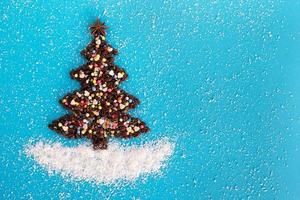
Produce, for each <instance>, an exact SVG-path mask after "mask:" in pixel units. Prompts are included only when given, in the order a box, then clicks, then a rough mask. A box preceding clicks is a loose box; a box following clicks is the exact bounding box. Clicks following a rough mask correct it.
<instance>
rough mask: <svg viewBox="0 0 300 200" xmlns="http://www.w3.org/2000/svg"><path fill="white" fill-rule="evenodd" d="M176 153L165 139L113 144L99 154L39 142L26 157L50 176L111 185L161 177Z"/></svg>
mask: <svg viewBox="0 0 300 200" xmlns="http://www.w3.org/2000/svg"><path fill="white" fill-rule="evenodd" d="M173 150H174V144H172V143H171V142H169V141H168V140H167V139H163V140H159V141H156V142H149V143H146V144H144V145H141V146H135V145H134V146H122V145H121V144H119V143H116V142H114V143H110V144H109V145H108V149H107V150H97V151H95V150H93V149H92V147H91V146H88V145H86V144H82V145H79V146H77V147H66V146H63V145H62V144H60V143H50V144H48V143H45V142H38V143H36V144H34V145H32V144H30V145H27V146H26V148H25V153H26V155H27V156H29V157H33V158H34V160H35V161H36V162H37V163H39V164H40V165H42V166H43V167H44V168H46V169H47V171H48V172H49V173H53V172H58V173H60V174H61V175H62V176H67V177H71V178H72V179H76V180H85V181H93V182H96V183H104V184H109V183H113V182H115V181H118V180H126V181H133V180H135V179H136V178H138V177H140V176H144V175H148V174H152V173H159V172H160V169H161V168H162V167H163V166H165V164H166V162H165V161H167V159H168V158H169V157H170V156H171V155H172V153H173Z"/></svg>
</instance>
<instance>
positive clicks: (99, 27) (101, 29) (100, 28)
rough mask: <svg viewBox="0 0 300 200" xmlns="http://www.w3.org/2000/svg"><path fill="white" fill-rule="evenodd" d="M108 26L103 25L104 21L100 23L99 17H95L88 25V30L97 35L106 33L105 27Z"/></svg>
mask: <svg viewBox="0 0 300 200" xmlns="http://www.w3.org/2000/svg"><path fill="white" fill-rule="evenodd" d="M107 28H108V26H105V23H101V22H100V19H99V17H97V19H96V23H95V24H93V25H91V26H90V30H91V33H92V35H94V36H95V35H98V34H99V33H100V34H101V35H103V36H105V35H106V32H105V29H107Z"/></svg>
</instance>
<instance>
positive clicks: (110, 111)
mask: <svg viewBox="0 0 300 200" xmlns="http://www.w3.org/2000/svg"><path fill="white" fill-rule="evenodd" d="M106 28H108V27H107V26H105V24H104V23H101V22H100V20H99V18H97V20H96V23H95V24H94V25H92V26H90V30H91V34H92V36H93V40H92V42H91V43H90V44H89V45H88V46H87V47H86V48H85V49H84V50H83V51H81V54H82V55H83V56H84V57H85V58H86V59H87V60H88V62H87V63H86V64H84V65H82V66H80V67H79V68H77V69H74V70H72V71H71V72H70V75H71V78H72V79H75V80H77V81H79V82H80V86H81V88H80V90H77V91H74V92H72V93H68V94H67V95H65V96H64V97H63V98H62V99H61V100H60V104H61V105H62V106H63V107H64V108H66V109H67V110H68V111H70V114H66V115H64V116H62V117H60V118H59V119H57V120H54V121H53V122H52V123H51V124H49V128H50V129H51V130H54V131H56V132H57V133H59V134H61V135H63V136H65V137H67V138H81V137H87V138H89V139H91V140H92V143H93V147H94V149H106V148H107V143H108V139H109V138H110V137H119V138H131V137H137V136H138V135H140V134H141V133H145V132H148V131H149V128H148V127H147V126H146V124H145V123H144V122H142V121H141V120H140V119H137V118H134V117H131V116H130V115H129V114H128V111H129V109H133V108H135V107H136V106H137V105H138V104H139V100H138V99H137V98H135V97H134V96H132V95H130V94H128V93H126V92H125V91H124V90H122V89H120V88H119V87H118V86H119V84H120V83H121V82H122V81H125V80H126V79H127V74H126V72H125V71H124V69H122V68H120V67H118V66H117V65H116V64H115V63H114V56H115V55H117V54H118V51H117V49H114V48H113V47H112V46H111V45H109V44H108V43H107V42H106V38H105V36H106V32H105V29H106Z"/></svg>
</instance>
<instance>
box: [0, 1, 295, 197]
mask: <svg viewBox="0 0 300 200" xmlns="http://www.w3.org/2000/svg"><path fill="white" fill-rule="evenodd" d="M63 2H64V1H60V0H53V1H33V0H32V1H31V0H26V1H23V0H15V1H8V0H2V1H1V2H0V19H1V22H0V132H1V134H0V144H1V146H0V161H1V163H0V194H1V199H30V198H32V199H50V198H54V199H57V198H60V199H103V198H109V199H120V198H121V199H122V198H123V199H299V198H300V190H299V188H300V173H299V171H300V161H299V160H300V159H299V157H300V156H299V153H300V152H299V147H300V145H299V142H300V135H299V131H300V123H299V120H300V107H299V106H300V94H299V91H300V81H299V80H300V79H299V74H300V67H299V65H300V53H299V52H300V23H299V19H300V12H299V10H300V2H299V1H296V0H295V1H293V0H291V1H290V0H281V1H276V0H265V1H256V0H255V1H254V0H253V1H252V0H249V1H242V0H241V1H218V0H214V1H197V0H186V1H174V0H172V1H171V0H165V1H159V0H155V1H142V0H139V1H131V0H127V1H108V2H101V3H100V2H99V1H79V0H78V1H68V3H63ZM98 15H99V16H100V17H101V18H102V20H104V21H105V22H106V23H107V25H109V26H110V29H109V30H108V40H109V42H110V43H111V44H113V46H114V47H116V48H118V49H119V52H120V54H119V56H117V58H116V62H117V63H118V64H119V65H120V66H122V67H124V68H125V69H126V71H127V72H128V74H129V80H128V81H126V82H125V83H124V84H122V87H123V88H125V89H126V90H127V91H128V92H130V93H131V94H134V95H136V96H137V97H139V98H140V100H141V102H142V103H141V105H140V106H139V107H138V108H137V109H135V110H134V111H133V112H132V113H133V114H134V115H135V116H139V117H140V118H141V119H143V120H145V121H146V122H147V123H148V124H149V126H150V127H151V130H152V131H151V132H150V134H148V135H144V136H142V137H140V138H138V139H136V140H135V141H123V142H126V143H127V142H130V143H140V142H144V141H150V140H153V139H157V138H161V137H163V136H166V137H169V138H173V139H176V140H177V147H176V152H175V155H174V156H173V158H172V159H171V161H170V163H169V166H168V167H167V168H166V169H164V170H163V173H164V175H163V176H162V177H157V176H155V177H148V178H147V179H146V180H138V181H137V182H136V183H135V184H133V185H127V186H124V187H122V188H117V187H114V186H95V185H93V184H90V183H84V182H77V183H75V182H67V181H65V180H63V179H62V178H61V177H60V176H59V175H54V176H48V175H47V173H46V171H45V170H43V169H42V168H41V167H39V166H36V165H35V163H34V161H33V160H30V159H27V158H26V157H25V155H24V153H23V145H25V144H26V143H28V141H29V140H30V139H34V140H39V139H45V138H46V139H50V140H52V141H58V140H60V141H62V142H63V143H64V144H66V145H71V144H76V142H77V141H69V140H66V139H63V138H60V137H59V136H58V135H56V134H55V133H54V132H52V131H50V130H48V128H47V124H48V123H49V122H50V121H51V120H52V119H55V118H57V117H59V116H61V115H63V114H64V113H65V112H66V111H65V110H64V109H62V108H61V107H60V106H59V104H58V103H57V101H58V99H59V98H60V97H62V96H63V95H64V94H65V93H67V92H70V91H72V90H74V89H76V88H78V86H79V85H78V83H77V82H75V81H72V80H71V79H70V78H69V75H68V72H69V71H70V70H71V69H73V68H76V67H77V66H79V65H80V64H82V63H83V62H84V60H83V59H82V58H81V57H80V55H79V52H80V50H81V49H83V48H84V47H85V46H86V45H87V44H88V42H89V41H90V39H91V38H90V36H89V34H88V30H87V26H88V24H90V23H92V22H93V21H94V19H95V17H96V16H98Z"/></svg>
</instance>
